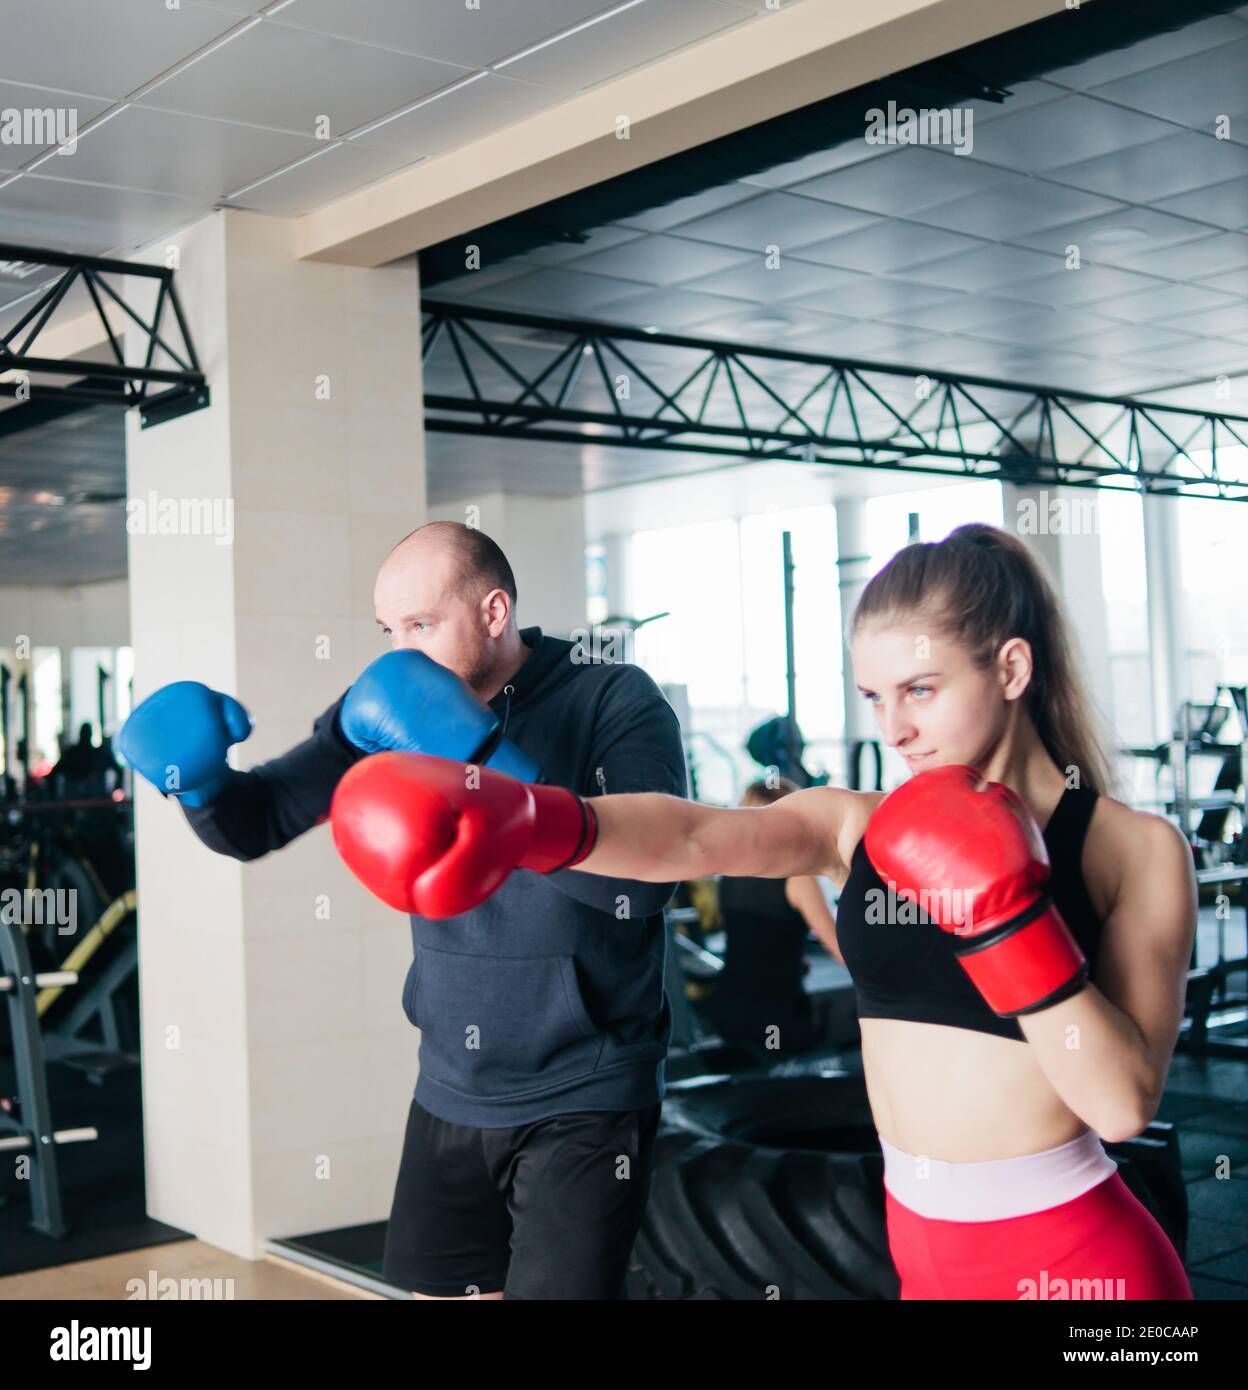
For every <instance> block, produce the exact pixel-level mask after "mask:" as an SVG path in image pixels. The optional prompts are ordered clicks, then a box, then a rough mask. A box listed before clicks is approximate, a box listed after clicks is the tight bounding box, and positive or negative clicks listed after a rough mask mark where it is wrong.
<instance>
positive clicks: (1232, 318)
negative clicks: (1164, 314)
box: [1159, 301, 1248, 343]
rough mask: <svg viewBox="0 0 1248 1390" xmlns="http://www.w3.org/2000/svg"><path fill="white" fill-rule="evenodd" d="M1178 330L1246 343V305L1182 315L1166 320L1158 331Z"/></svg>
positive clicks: (1247, 305) (1247, 336) (1241, 302)
mask: <svg viewBox="0 0 1248 1390" xmlns="http://www.w3.org/2000/svg"><path fill="white" fill-rule="evenodd" d="M1172 328H1173V329H1179V330H1181V331H1183V332H1185V333H1200V334H1203V335H1204V336H1206V337H1209V338H1229V339H1231V340H1232V341H1233V342H1239V343H1242V342H1246V341H1248V303H1244V302H1243V301H1239V302H1237V303H1235V304H1228V305H1226V306H1225V307H1223V308H1221V309H1202V310H1201V311H1200V313H1198V314H1184V315H1183V316H1182V317H1180V318H1176V319H1167V320H1166V322H1165V325H1164V327H1162V326H1160V325H1159V331H1162V332H1167V333H1168V332H1169V331H1170V330H1171V329H1172Z"/></svg>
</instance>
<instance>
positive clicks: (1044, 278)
mask: <svg viewBox="0 0 1248 1390" xmlns="http://www.w3.org/2000/svg"><path fill="white" fill-rule="evenodd" d="M1050 264H1051V265H1052V264H1053V262H1050ZM1164 283H1165V281H1164V280H1158V279H1156V278H1155V277H1153V276H1151V275H1136V274H1132V273H1131V272H1130V271H1126V270H1114V269H1113V268H1112V267H1110V266H1104V265H1090V264H1088V263H1087V262H1086V261H1085V262H1084V263H1083V264H1082V265H1080V266H1079V268H1078V269H1077V270H1067V269H1066V268H1065V265H1064V264H1063V263H1058V268H1057V269H1055V270H1054V271H1053V273H1052V274H1050V275H1041V276H1039V277H1038V278H1037V279H1034V280H1027V281H1026V282H1024V283H1023V284H1021V285H1016V286H1013V287H1012V288H1011V290H1010V293H1011V294H1015V295H1018V297H1019V298H1020V299H1034V300H1035V301H1036V303H1038V304H1054V305H1058V304H1093V303H1095V302H1096V301H1097V300H1100V299H1109V298H1111V297H1112V296H1114V295H1120V294H1130V293H1131V292H1132V291H1133V290H1149V289H1157V288H1158V287H1159V286H1160V285H1163V284H1164Z"/></svg>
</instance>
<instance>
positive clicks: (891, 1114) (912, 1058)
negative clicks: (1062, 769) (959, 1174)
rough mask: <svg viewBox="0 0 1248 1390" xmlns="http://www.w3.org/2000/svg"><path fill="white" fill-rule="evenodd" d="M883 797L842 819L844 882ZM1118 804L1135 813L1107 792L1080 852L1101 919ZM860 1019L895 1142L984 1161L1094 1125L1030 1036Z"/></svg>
mask: <svg viewBox="0 0 1248 1390" xmlns="http://www.w3.org/2000/svg"><path fill="white" fill-rule="evenodd" d="M882 799H883V798H882V796H881V795H880V794H879V793H871V794H863V795H862V797H861V810H860V812H859V814H858V815H856V816H853V817H850V818H848V819H847V822H846V824H845V826H844V827H843V828H842V834H841V836H840V845H839V849H840V854H841V858H842V865H841V869H840V872H839V873H837V874H836V875H835V876H833V881H834V882H835V883H836V885H837V887H838V888H843V887H844V885H845V879H846V878H847V877H848V875H849V869H848V865H849V864H850V862H851V861H852V858H853V851H854V849H855V847H856V846H857V843H858V841H859V839H860V838H861V837H862V832H863V830H864V828H865V826H866V821H867V817H868V816H869V814H870V812H871V810H873V809H874V807H875V806H876V805H878V803H879V801H880V800H882ZM1048 809H1049V810H1050V811H1051V809H1052V808H1051V807H1050V808H1048ZM1113 814H1116V815H1117V816H1118V818H1119V819H1121V818H1122V817H1130V816H1131V815H1133V814H1134V813H1133V812H1131V811H1129V810H1127V808H1126V807H1121V806H1119V805H1118V803H1116V802H1113V801H1112V800H1111V798H1109V797H1104V796H1102V797H1100V798H1099V799H1098V801H1097V804H1096V810H1095V812H1094V814H1093V817H1092V823H1091V825H1090V826H1089V828H1088V836H1087V840H1086V841H1085V844H1084V853H1083V872H1084V877H1085V881H1086V883H1087V886H1088V891H1089V894H1090V896H1091V898H1092V902H1093V906H1094V908H1095V909H1096V910H1097V912H1098V915H1099V916H1100V917H1101V919H1102V920H1104V918H1105V916H1106V914H1107V913H1108V911H1109V907H1110V905H1111V904H1112V896H1111V895H1110V892H1109V889H1108V887H1107V880H1108V878H1109V877H1111V876H1110V875H1109V867H1108V866H1107V864H1106V862H1105V861H1106V858H1107V854H1108V851H1107V849H1106V846H1105V843H1104V841H1105V837H1106V835H1107V833H1108V826H1107V822H1108V820H1109V818H1110V816H1111V815H1113ZM1045 819H1047V817H1046V818H1045ZM861 1028H862V1065H863V1071H864V1072H865V1074H866V1080H867V1092H868V1095H869V1096H870V1100H871V1111H872V1114H873V1116H874V1118H875V1126H876V1129H877V1130H878V1131H879V1133H880V1135H881V1136H882V1137H883V1138H884V1139H886V1140H887V1141H888V1142H889V1143H890V1144H892V1145H893V1147H894V1148H897V1149H901V1150H902V1151H903V1152H905V1153H911V1154H925V1155H926V1156H927V1157H928V1158H938V1159H944V1160H946V1161H947V1162H950V1163H983V1162H987V1161H988V1160H990V1159H994V1158H1018V1157H1021V1156H1022V1155H1024V1154H1034V1153H1041V1152H1043V1151H1044V1150H1045V1149H1055V1148H1057V1146H1058V1145H1059V1144H1066V1143H1069V1142H1070V1140H1072V1139H1077V1138H1078V1137H1079V1135H1081V1134H1083V1133H1085V1132H1086V1131H1087V1128H1088V1126H1087V1125H1086V1124H1084V1122H1083V1121H1082V1120H1081V1119H1080V1118H1079V1117H1078V1115H1076V1114H1075V1113H1074V1111H1073V1110H1071V1109H1070V1107H1069V1106H1067V1105H1066V1103H1065V1102H1064V1101H1063V1100H1062V1099H1061V1097H1060V1096H1059V1095H1058V1094H1057V1092H1056V1091H1055V1090H1054V1089H1053V1087H1052V1085H1050V1083H1049V1081H1048V1078H1047V1077H1046V1076H1045V1075H1044V1072H1043V1071H1042V1070H1041V1068H1040V1064H1039V1063H1038V1062H1037V1061H1036V1058H1035V1054H1034V1052H1033V1051H1032V1049H1031V1048H1030V1047H1029V1045H1028V1044H1027V1043H1025V1042H1015V1041H1014V1040H1013V1039H1011V1038H997V1037H993V1035H992V1034H991V1033H976V1032H974V1031H973V1030H972V1029H969V1028H949V1027H946V1026H945V1025H943V1024H935V1023H910V1022H907V1021H905V1020H902V1019H893V1018H864V1019H862V1020H861Z"/></svg>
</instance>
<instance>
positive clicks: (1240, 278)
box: [1200, 270, 1248, 297]
mask: <svg viewBox="0 0 1248 1390" xmlns="http://www.w3.org/2000/svg"><path fill="white" fill-rule="evenodd" d="M1200 283H1201V286H1202V288H1204V289H1207V290H1221V291H1222V292H1223V293H1224V294H1240V295H1244V296H1245V297H1248V271H1244V270H1232V271H1228V272H1227V273H1226V274H1224V275H1210V276H1207V277H1206V278H1205V279H1203V280H1202V281H1201V282H1200Z"/></svg>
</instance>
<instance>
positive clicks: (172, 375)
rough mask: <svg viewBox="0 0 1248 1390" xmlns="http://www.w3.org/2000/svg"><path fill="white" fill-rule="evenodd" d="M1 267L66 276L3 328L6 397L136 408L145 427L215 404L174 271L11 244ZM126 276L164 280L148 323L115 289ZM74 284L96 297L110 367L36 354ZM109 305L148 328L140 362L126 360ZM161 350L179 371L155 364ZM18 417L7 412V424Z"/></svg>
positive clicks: (44, 287)
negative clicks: (41, 337)
mask: <svg viewBox="0 0 1248 1390" xmlns="http://www.w3.org/2000/svg"><path fill="white" fill-rule="evenodd" d="M0 262H9V263H10V264H13V263H18V264H20V266H21V268H22V270H23V272H24V273H26V274H29V273H31V272H32V271H37V270H38V269H39V268H41V267H46V268H47V269H48V270H49V271H52V272H58V271H59V272H60V273H59V274H54V278H51V279H47V278H45V279H44V280H43V281H42V283H40V285H39V287H38V288H37V289H36V290H34V291H33V292H32V294H31V295H30V296H29V298H30V300H31V302H30V304H29V305H28V306H26V307H25V309H24V311H23V312H22V313H21V316H20V317H19V318H17V319H16V320H15V321H14V322H13V323H12V324H10V325H8V326H7V327H5V328H3V329H0V395H5V396H16V395H19V394H25V393H26V392H27V391H28V392H29V397H30V399H32V400H33V399H36V398H37V399H38V400H40V401H46V402H49V403H50V402H53V401H55V402H57V403H58V404H62V405H64V406H65V407H66V408H76V407H80V406H85V405H101V404H102V405H118V406H121V407H123V408H126V409H129V408H130V407H132V406H137V407H139V408H140V411H141V417H142V422H143V426H144V428H146V427H147V426H149V425H156V424H159V423H160V422H161V421H162V420H171V419H173V418H175V417H176V416H178V415H186V414H188V413H189V412H190V411H192V410H200V409H202V408H203V407H204V406H206V405H208V403H209V392H208V383H207V381H206V380H205V377H204V374H203V372H202V371H201V370H200V366H199V359H198V358H197V357H196V355H195V344H194V342H193V341H192V339H191V330H190V328H189V326H188V325H187V322H186V318H185V316H184V314H183V312H182V305H181V304H180V303H179V301H178V291H177V288H176V287H175V285H174V278H173V277H174V272H173V271H172V270H169V269H167V268H166V267H164V266H157V265H144V264H142V263H139V262H131V261H115V260H108V259H105V258H102V257H98V256H79V255H74V254H72V253H66V252H61V251H47V250H40V249H37V248H34V247H30V246H12V245H8V244H4V243H0ZM27 267H29V268H30V270H27ZM123 276H136V277H139V278H141V279H150V280H155V281H156V282H157V288H156V302H155V304H154V306H153V307H152V310H151V314H150V317H149V318H146V319H145V318H144V317H143V316H142V314H141V313H140V312H139V311H138V310H137V309H136V308H134V307H133V306H132V305H131V304H128V303H127V302H126V299H125V295H124V288H125V287H124V284H123V285H121V286H120V287H118V286H114V285H113V284H111V283H110V278H113V277H117V278H120V277H123ZM75 285H81V286H82V287H83V288H84V289H85V290H86V292H87V294H88V295H89V296H90V298H91V303H92V305H93V306H94V310H95V312H96V313H97V314H98V315H99V318H100V327H101V329H102V330H103V333H104V335H105V337H106V339H107V341H108V345H109V353H110V356H111V361H101V362H95V361H93V362H82V361H73V360H69V359H65V360H62V359H59V358H55V357H40V356H38V355H37V354H36V353H35V352H34V351H33V349H34V348H35V345H36V341H37V339H38V338H39V335H40V334H41V333H43V331H44V330H45V329H46V328H47V327H48V326H49V324H50V323H51V322H52V321H53V319H54V316H55V314H56V311H57V310H58V309H59V308H60V307H61V305H62V304H63V303H64V302H65V298H66V296H67V295H68V294H69V292H70V290H71V289H73V288H74V286H75ZM106 301H111V303H112V304H114V305H116V306H117V307H118V308H119V309H121V310H122V311H123V312H124V313H125V314H126V316H127V317H128V318H129V319H130V320H131V321H132V322H133V323H134V324H135V325H136V326H137V327H138V328H139V329H141V330H142V333H143V335H144V348H143V361H142V363H141V364H135V363H130V362H127V361H126V359H125V353H124V350H123V347H124V345H123V342H122V340H121V339H120V338H119V337H118V335H117V334H116V333H115V332H114V331H113V326H112V324H111V323H110V322H109V318H108V315H107V314H106V313H105V303H106ZM157 352H162V353H164V354H165V357H166V358H167V359H168V361H169V362H171V363H172V364H173V365H172V366H169V367H158V366H155V365H154V363H155V359H156V354H157ZM12 413H13V412H12V411H3V412H0V419H2V418H3V417H5V416H9V415H11V414H12Z"/></svg>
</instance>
